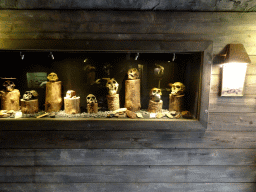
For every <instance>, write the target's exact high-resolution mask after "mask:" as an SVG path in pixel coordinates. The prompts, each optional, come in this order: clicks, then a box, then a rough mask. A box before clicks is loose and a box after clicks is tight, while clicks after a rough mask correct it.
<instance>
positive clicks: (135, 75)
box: [127, 68, 140, 80]
mask: <svg viewBox="0 0 256 192" xmlns="http://www.w3.org/2000/svg"><path fill="white" fill-rule="evenodd" d="M127 74H128V79H130V80H133V79H139V76H140V74H139V71H138V69H136V68H131V69H129V70H128V73H127Z"/></svg>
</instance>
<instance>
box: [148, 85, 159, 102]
mask: <svg viewBox="0 0 256 192" xmlns="http://www.w3.org/2000/svg"><path fill="white" fill-rule="evenodd" d="M161 95H162V91H161V89H158V88H153V89H151V91H150V93H149V96H150V100H152V101H155V102H159V101H160V100H161Z"/></svg>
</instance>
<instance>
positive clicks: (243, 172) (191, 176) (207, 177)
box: [0, 165, 256, 183]
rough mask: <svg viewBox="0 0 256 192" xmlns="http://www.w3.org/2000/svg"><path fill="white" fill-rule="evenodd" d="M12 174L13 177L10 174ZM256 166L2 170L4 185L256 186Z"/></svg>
mask: <svg viewBox="0 0 256 192" xmlns="http://www.w3.org/2000/svg"><path fill="white" fill-rule="evenodd" d="M10 173H11V174H10ZM255 176H256V167H255V166H254V165H253V166H239V167H237V166H156V165H152V166H151V165H138V166H82V167H80V166H70V167H66V166H65V167H63V166H58V167H55V166H51V167H48V166H43V167H0V182H1V183H3V182H4V183H15V182H20V183H23V182H26V183H28V182H38V183H39V182H40V183H46V182H47V183H84V182H96V183H105V182H115V183H124V182H126V183H137V182H141V183H150V182H156V183H158V182H159V183H173V182H182V183H185V182H231V183H232V182H235V183H236V182H254V179H255Z"/></svg>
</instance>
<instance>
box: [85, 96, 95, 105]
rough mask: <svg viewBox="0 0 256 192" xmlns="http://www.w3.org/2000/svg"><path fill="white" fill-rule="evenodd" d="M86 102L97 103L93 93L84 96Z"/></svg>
mask: <svg viewBox="0 0 256 192" xmlns="http://www.w3.org/2000/svg"><path fill="white" fill-rule="evenodd" d="M86 101H87V104H91V103H97V99H96V97H95V96H94V95H93V94H89V95H87V97H86Z"/></svg>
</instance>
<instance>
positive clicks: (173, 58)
mask: <svg viewBox="0 0 256 192" xmlns="http://www.w3.org/2000/svg"><path fill="white" fill-rule="evenodd" d="M175 59H176V57H175V53H173V57H172V61H174V60H175Z"/></svg>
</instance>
